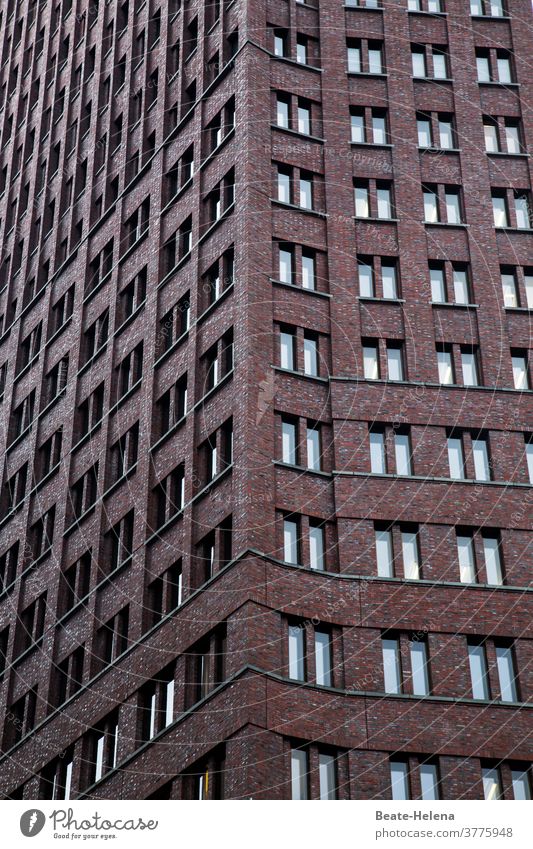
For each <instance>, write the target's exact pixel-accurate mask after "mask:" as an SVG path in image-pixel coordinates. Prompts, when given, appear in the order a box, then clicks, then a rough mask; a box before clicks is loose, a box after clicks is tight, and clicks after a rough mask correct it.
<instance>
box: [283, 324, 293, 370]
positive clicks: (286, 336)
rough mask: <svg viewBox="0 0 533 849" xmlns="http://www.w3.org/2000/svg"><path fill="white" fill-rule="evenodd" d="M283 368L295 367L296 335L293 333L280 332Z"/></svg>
mask: <svg viewBox="0 0 533 849" xmlns="http://www.w3.org/2000/svg"><path fill="white" fill-rule="evenodd" d="M279 338H280V361H281V368H288V369H294V336H293V335H292V333H284V332H282V333H280V337H279Z"/></svg>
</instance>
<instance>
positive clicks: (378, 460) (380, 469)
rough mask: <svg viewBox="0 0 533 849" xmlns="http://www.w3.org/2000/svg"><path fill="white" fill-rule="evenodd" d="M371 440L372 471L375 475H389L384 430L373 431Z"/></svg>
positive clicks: (370, 435)
mask: <svg viewBox="0 0 533 849" xmlns="http://www.w3.org/2000/svg"><path fill="white" fill-rule="evenodd" d="M369 440H370V471H371V472H373V473H374V474H378V475H385V474H386V473H387V460H386V454H385V433H384V432H383V431H382V430H371V431H370V433H369Z"/></svg>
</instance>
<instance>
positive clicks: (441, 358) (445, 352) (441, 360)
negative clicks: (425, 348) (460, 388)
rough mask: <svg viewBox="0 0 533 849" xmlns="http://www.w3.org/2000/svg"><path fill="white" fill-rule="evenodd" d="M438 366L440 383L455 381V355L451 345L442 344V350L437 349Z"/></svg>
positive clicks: (445, 383) (447, 383) (446, 383)
mask: <svg viewBox="0 0 533 849" xmlns="http://www.w3.org/2000/svg"><path fill="white" fill-rule="evenodd" d="M437 367H438V373H439V383H441V384H443V385H449V384H453V383H455V378H454V372H453V356H452V352H451V349H450V348H449V347H446V346H442V348H441V349H440V350H437Z"/></svg>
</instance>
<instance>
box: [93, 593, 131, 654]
mask: <svg viewBox="0 0 533 849" xmlns="http://www.w3.org/2000/svg"><path fill="white" fill-rule="evenodd" d="M128 627H129V608H128V605H126V607H123V608H122V610H120V611H119V612H118V613H116V614H115V615H114V616H112V617H111V619H109V620H108V621H107V622H106V624H105V625H104V626H103V627H102V628H100V629H99V630H98V631H97V634H96V643H97V656H98V657H99V658H100V660H101V661H102V663H103V664H110V663H113V661H114V660H116V659H117V657H119V656H120V655H121V654H122V653H123V652H124V651H125V650H126V648H127V645H128Z"/></svg>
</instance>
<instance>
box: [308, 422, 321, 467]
mask: <svg viewBox="0 0 533 849" xmlns="http://www.w3.org/2000/svg"><path fill="white" fill-rule="evenodd" d="M306 446H307V468H308V469H313V471H320V456H321V451H320V430H319V429H318V428H316V427H309V426H308V427H307V434H306Z"/></svg>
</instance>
